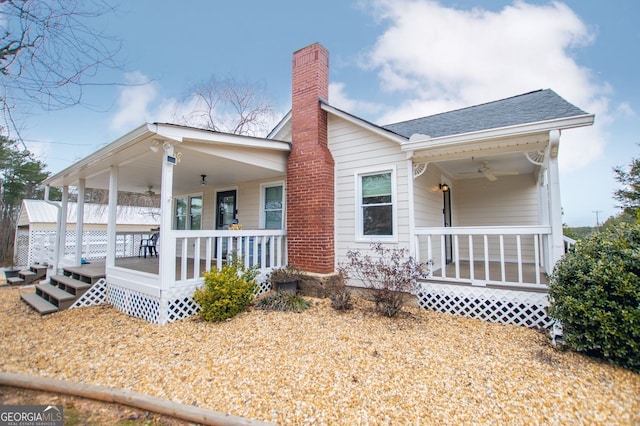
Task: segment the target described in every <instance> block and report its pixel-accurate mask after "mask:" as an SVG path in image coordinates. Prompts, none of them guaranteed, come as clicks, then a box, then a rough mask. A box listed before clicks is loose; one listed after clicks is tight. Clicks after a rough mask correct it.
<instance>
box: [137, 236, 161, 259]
mask: <svg viewBox="0 0 640 426" xmlns="http://www.w3.org/2000/svg"><path fill="white" fill-rule="evenodd" d="M158 238H160V233H159V232H156V233H155V234H153V235H152V236H151V238H143V239H142V240H140V247H139V248H138V257H140V253H144V258H145V259H146V258H147V253H149V256H153V255H156V257H158V248H157V244H158Z"/></svg>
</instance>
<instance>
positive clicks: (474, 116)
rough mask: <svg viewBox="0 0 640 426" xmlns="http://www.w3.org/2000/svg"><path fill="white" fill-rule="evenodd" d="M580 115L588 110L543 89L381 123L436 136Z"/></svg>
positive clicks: (410, 132)
mask: <svg viewBox="0 0 640 426" xmlns="http://www.w3.org/2000/svg"><path fill="white" fill-rule="evenodd" d="M584 115H588V113H586V112H585V111H583V110H581V109H580V108H578V107H576V106H575V105H572V104H571V103H569V102H567V101H566V100H565V99H563V98H562V97H560V96H559V95H558V94H557V93H555V92H554V91H553V90H551V89H545V90H536V91H533V92H529V93H524V94H522V95H517V96H512V97H510V98H506V99H501V100H498V101H494V102H488V103H484V104H480V105H475V106H471V107H468V108H462V109H458V110H455V111H449V112H444V113H440V114H435V115H430V116H427V117H421V118H416V119H413V120H407V121H402V122H400V123H394V124H389V125H386V126H382V127H383V128H385V129H387V130H391V131H393V132H395V133H398V134H400V135H402V136H405V137H407V138H410V137H411V135H414V134H422V135H429V137H431V138H440V137H443V136H451V135H457V134H463V133H471V132H478V131H481V130H487V129H498V128H503V127H510V126H517V125H521V124H526V123H537V122H543V121H549V120H557V119H560V118H568V117H576V116H584Z"/></svg>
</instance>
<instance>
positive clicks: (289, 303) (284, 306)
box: [255, 291, 309, 312]
mask: <svg viewBox="0 0 640 426" xmlns="http://www.w3.org/2000/svg"><path fill="white" fill-rule="evenodd" d="M255 306H256V308H257V309H265V310H270V311H290V312H302V311H304V310H306V309H307V308H308V307H309V302H307V301H306V300H305V299H303V298H302V296H300V295H299V294H297V293H293V292H286V291H284V292H269V293H267V294H265V295H264V296H261V297H259V298H258V300H256V305H255Z"/></svg>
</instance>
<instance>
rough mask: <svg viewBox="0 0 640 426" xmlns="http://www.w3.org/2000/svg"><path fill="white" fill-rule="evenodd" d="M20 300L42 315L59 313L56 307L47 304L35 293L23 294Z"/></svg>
mask: <svg viewBox="0 0 640 426" xmlns="http://www.w3.org/2000/svg"><path fill="white" fill-rule="evenodd" d="M20 299H22V301H23V302H25V303H26V304H27V305H29V306H31V307H32V308H33V309H35V310H36V311H38V313H39V314H40V315H46V314H51V313H53V312H58V310H59V309H58V307H57V306H56V305H54V304H52V303H49V302H47V301H46V300H44V299H43V298H42V297H40V296H38V295H37V294H35V293H22V294H21V295H20Z"/></svg>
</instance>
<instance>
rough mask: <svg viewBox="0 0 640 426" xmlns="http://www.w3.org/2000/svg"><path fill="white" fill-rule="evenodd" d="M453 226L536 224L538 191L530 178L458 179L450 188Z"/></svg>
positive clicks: (528, 176)
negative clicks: (455, 220)
mask: <svg viewBox="0 0 640 426" xmlns="http://www.w3.org/2000/svg"><path fill="white" fill-rule="evenodd" d="M451 196H452V200H453V210H454V212H455V213H456V219H457V223H456V222H454V224H453V226H490V225H501V226H518V225H538V224H539V223H540V222H539V218H538V190H537V186H536V182H535V180H534V178H533V176H531V175H524V176H504V177H500V178H499V179H498V180H497V181H494V182H491V181H489V180H488V179H465V180H458V181H456V182H455V185H453V187H452V192H451Z"/></svg>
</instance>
